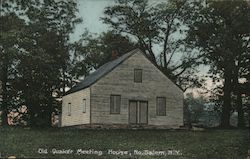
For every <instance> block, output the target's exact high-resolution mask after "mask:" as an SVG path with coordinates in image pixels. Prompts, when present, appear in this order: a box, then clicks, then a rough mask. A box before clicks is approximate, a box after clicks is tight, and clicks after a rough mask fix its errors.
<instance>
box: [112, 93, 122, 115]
mask: <svg viewBox="0 0 250 159" xmlns="http://www.w3.org/2000/svg"><path fill="white" fill-rule="evenodd" d="M120 107H121V96H120V95H111V96H110V113H111V114H119V113H120Z"/></svg>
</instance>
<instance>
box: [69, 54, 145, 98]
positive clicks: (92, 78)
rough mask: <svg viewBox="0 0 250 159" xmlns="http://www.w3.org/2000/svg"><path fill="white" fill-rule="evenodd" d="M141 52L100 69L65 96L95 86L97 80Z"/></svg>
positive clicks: (126, 55)
mask: <svg viewBox="0 0 250 159" xmlns="http://www.w3.org/2000/svg"><path fill="white" fill-rule="evenodd" d="M138 51H140V50H139V49H135V50H132V51H130V52H128V53H126V54H124V55H122V56H121V57H119V58H117V59H115V60H113V61H110V62H108V63H106V64H104V65H102V66H101V67H99V68H98V69H97V70H96V71H95V72H93V73H91V74H90V75H89V76H87V77H86V78H85V79H84V80H83V81H81V82H79V83H78V84H77V85H76V86H74V87H73V88H71V89H70V90H69V91H67V92H66V93H65V95H68V94H70V93H74V92H77V91H79V90H82V89H84V88H87V87H89V86H90V85H92V84H94V83H95V82H96V81H97V80H99V79H100V78H101V77H102V76H104V75H106V74H107V73H109V72H110V71H112V70H113V69H114V68H115V67H116V66H118V65H119V64H120V63H122V62H123V61H125V60H126V59H127V58H129V57H130V56H131V55H133V54H134V53H136V52H138Z"/></svg>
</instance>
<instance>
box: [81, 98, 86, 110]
mask: <svg viewBox="0 0 250 159" xmlns="http://www.w3.org/2000/svg"><path fill="white" fill-rule="evenodd" d="M82 112H83V113H86V99H83V105H82Z"/></svg>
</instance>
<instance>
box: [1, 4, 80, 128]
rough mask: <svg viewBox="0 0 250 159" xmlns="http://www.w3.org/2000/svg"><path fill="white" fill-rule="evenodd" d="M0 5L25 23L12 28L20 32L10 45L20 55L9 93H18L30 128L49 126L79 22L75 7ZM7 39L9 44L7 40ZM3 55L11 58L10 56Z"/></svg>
mask: <svg viewBox="0 0 250 159" xmlns="http://www.w3.org/2000/svg"><path fill="white" fill-rule="evenodd" d="M1 4H2V5H3V6H4V7H3V8H4V10H6V12H7V13H9V12H11V13H13V14H14V15H16V17H17V18H19V19H22V20H23V21H25V25H23V26H19V25H14V26H15V27H17V30H20V38H17V39H18V40H19V41H18V43H14V44H13V45H12V48H16V50H14V52H15V53H17V52H19V53H20V54H18V56H17V57H18V58H17V59H18V61H17V62H15V67H14V68H15V71H16V72H15V73H12V74H11V76H12V77H14V79H15V80H13V85H12V86H13V87H14V88H11V89H12V90H16V92H17V93H18V98H15V99H19V101H20V102H22V104H25V105H26V106H27V107H28V113H29V115H30V123H31V125H32V126H33V125H41V124H43V125H44V124H46V125H50V122H51V112H52V111H53V109H54V108H53V107H54V105H56V104H55V102H56V100H55V99H56V97H58V96H60V95H61V88H62V86H65V85H64V83H65V81H64V74H65V70H66V68H67V67H68V62H69V34H70V33H72V31H73V29H74V26H75V25H76V24H77V23H80V22H81V19H79V18H78V17H77V16H76V12H77V5H76V3H75V2H71V1H70V2H69V1H64V0H63V1H53V0H48V1H35V0H33V1H30V2H27V1H24V0H17V1H5V2H3V3H1ZM9 8H11V9H9ZM19 10H21V13H19ZM7 13H6V15H8V14H7ZM17 13H18V14H17ZM1 24H2V23H1ZM10 26H12V25H10ZM8 27H9V26H8ZM8 27H6V28H8ZM7 35H12V36H13V35H14V34H7ZM12 38H13V37H12ZM6 39H7V40H11V38H10V37H7V38H6ZM6 54H7V55H8V56H9V55H10V53H9V52H8V53H7V52H6ZM3 66H7V65H6V64H4V65H3ZM62 83H63V84H62ZM3 92H6V91H3Z"/></svg>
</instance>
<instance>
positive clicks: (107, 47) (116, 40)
mask: <svg viewBox="0 0 250 159" xmlns="http://www.w3.org/2000/svg"><path fill="white" fill-rule="evenodd" d="M136 47H137V46H136V44H135V43H133V42H132V41H130V40H129V38H128V37H127V36H122V35H121V34H116V33H114V32H113V31H107V32H103V33H102V34H101V35H99V36H97V37H93V36H92V35H90V34H89V33H88V32H86V33H84V34H83V35H82V39H81V40H79V41H77V42H75V43H74V44H73V46H72V54H73V58H72V66H73V67H72V68H71V70H70V74H71V75H72V77H74V79H77V78H79V77H82V76H86V75H88V74H89V72H90V71H91V70H93V69H98V68H99V67H100V66H102V65H103V64H105V63H107V62H109V61H111V60H113V59H112V52H114V51H115V52H117V53H118V55H117V56H122V55H123V54H125V53H127V52H128V51H131V50H133V49H135V48H136Z"/></svg>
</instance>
